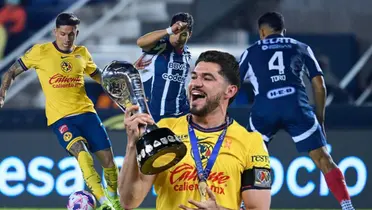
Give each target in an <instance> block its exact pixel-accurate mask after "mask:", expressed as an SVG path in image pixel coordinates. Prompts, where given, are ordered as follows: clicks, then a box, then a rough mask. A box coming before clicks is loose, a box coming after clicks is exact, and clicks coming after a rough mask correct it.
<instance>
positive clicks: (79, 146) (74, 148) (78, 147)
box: [68, 141, 88, 158]
mask: <svg viewBox="0 0 372 210" xmlns="http://www.w3.org/2000/svg"><path fill="white" fill-rule="evenodd" d="M68 151H69V152H70V153H71V154H72V155H73V156H75V157H76V158H78V156H79V153H80V152H83V151H85V152H88V149H87V147H86V146H85V144H84V142H83V141H77V142H75V143H73V144H72V145H71V147H70V149H69V150H68Z"/></svg>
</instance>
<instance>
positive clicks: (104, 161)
mask: <svg viewBox="0 0 372 210" xmlns="http://www.w3.org/2000/svg"><path fill="white" fill-rule="evenodd" d="M99 159H100V162H101V165H102V167H104V168H112V167H114V166H115V162H114V157H113V155H112V152H111V151H104V152H103V153H101V155H99Z"/></svg>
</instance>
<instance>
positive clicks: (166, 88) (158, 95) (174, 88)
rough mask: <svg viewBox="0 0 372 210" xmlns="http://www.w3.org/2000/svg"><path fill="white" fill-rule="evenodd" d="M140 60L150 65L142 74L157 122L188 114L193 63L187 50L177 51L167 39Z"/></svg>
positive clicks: (186, 48) (149, 103)
mask: <svg viewBox="0 0 372 210" xmlns="http://www.w3.org/2000/svg"><path fill="white" fill-rule="evenodd" d="M141 60H142V62H143V63H149V64H148V65H147V66H146V67H144V69H143V70H140V73H141V78H142V81H143V83H144V88H145V93H146V96H147V98H148V100H149V101H148V105H149V109H150V112H151V114H152V116H153V118H154V120H155V121H158V120H160V119H161V118H164V117H172V116H179V115H182V114H186V113H188V112H189V104H188V100H187V96H186V89H185V84H186V82H187V78H188V77H189V70H190V60H191V54H190V52H189V50H188V47H187V46H185V47H184V49H183V51H177V50H176V49H175V48H174V47H173V46H172V45H171V44H170V42H169V39H168V38H164V39H162V40H160V41H159V42H158V43H157V44H156V46H155V47H153V48H152V49H151V50H150V51H146V52H144V56H143V57H142V58H141Z"/></svg>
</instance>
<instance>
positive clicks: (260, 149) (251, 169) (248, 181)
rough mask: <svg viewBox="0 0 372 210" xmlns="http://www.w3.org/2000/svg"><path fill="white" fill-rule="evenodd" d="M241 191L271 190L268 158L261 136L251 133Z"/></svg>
mask: <svg viewBox="0 0 372 210" xmlns="http://www.w3.org/2000/svg"><path fill="white" fill-rule="evenodd" d="M248 138H249V141H250V144H249V146H248V149H247V150H248V151H247V153H246V154H247V155H246V165H245V168H244V171H243V173H242V178H241V180H242V183H241V187H242V188H241V190H242V191H244V190H249V189H271V170H270V157H269V153H268V151H267V148H266V145H265V143H264V141H263V139H262V136H261V134H259V133H257V132H253V133H251V136H249V137H248Z"/></svg>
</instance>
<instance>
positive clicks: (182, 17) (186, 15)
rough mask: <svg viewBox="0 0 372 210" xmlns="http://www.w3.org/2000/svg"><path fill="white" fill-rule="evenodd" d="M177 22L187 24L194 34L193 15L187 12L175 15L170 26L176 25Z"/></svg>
mask: <svg viewBox="0 0 372 210" xmlns="http://www.w3.org/2000/svg"><path fill="white" fill-rule="evenodd" d="M177 21H182V22H185V23H187V29H188V30H189V31H190V32H192V28H193V26H194V18H193V17H192V15H190V14H189V13H186V12H180V13H177V14H174V15H173V17H172V20H171V23H170V26H172V25H173V24H175V23H176V22H177Z"/></svg>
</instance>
